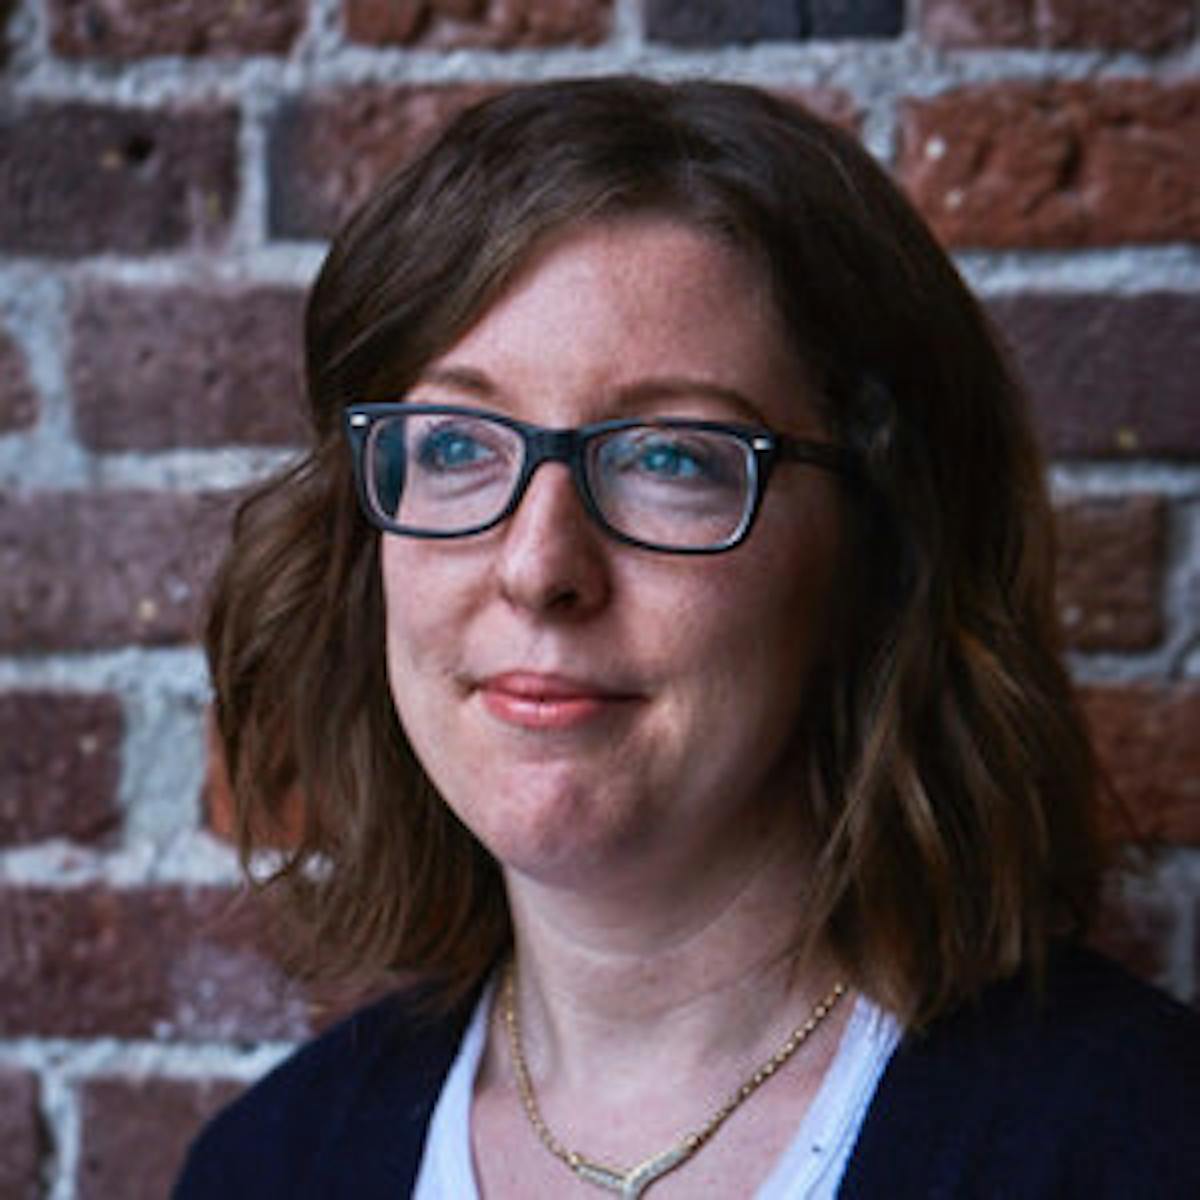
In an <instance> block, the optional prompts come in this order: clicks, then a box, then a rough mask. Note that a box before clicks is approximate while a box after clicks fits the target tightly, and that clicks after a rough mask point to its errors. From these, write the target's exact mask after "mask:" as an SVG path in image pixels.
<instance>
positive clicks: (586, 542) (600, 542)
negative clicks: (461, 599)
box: [497, 462, 611, 618]
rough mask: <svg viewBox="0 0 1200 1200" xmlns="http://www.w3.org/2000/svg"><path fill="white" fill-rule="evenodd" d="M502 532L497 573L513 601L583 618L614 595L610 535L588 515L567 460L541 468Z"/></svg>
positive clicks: (535, 609) (541, 610)
mask: <svg viewBox="0 0 1200 1200" xmlns="http://www.w3.org/2000/svg"><path fill="white" fill-rule="evenodd" d="M501 536H502V538H503V541H502V543H501V548H500V557H499V562H498V564H497V578H498V581H499V586H500V590H501V592H502V593H503V595H504V596H505V597H506V598H507V599H508V600H509V602H510V603H512V604H515V605H517V606H519V607H521V608H524V609H527V610H529V611H531V612H536V613H539V614H554V615H556V616H564V617H572V618H578V617H581V616H586V615H588V614H590V613H593V612H595V611H597V610H598V609H600V608H602V607H603V606H604V604H605V603H606V601H607V600H608V595H609V590H610V587H611V580H610V577H609V561H608V554H609V547H608V545H607V542H608V539H607V538H606V537H605V536H604V534H603V533H602V532H601V530H600V529H598V528H597V527H596V525H595V523H594V522H593V521H592V519H591V518H590V517H589V516H588V514H587V511H586V509H585V508H584V507H583V501H582V500H581V499H580V497H579V493H578V492H577V491H576V489H575V484H574V481H573V480H572V478H571V473H570V471H569V469H568V468H567V467H566V466H565V465H564V464H562V463H555V462H545V463H542V464H541V465H540V466H539V467H538V469H537V470H536V471H535V472H534V474H533V478H532V479H530V481H529V485H528V487H527V488H526V489H525V494H524V495H523V496H522V497H521V502H520V504H518V506H517V510H516V512H514V513H513V514H512V516H511V517H509V518H508V520H507V522H505V525H504V527H503V528H502V531H501Z"/></svg>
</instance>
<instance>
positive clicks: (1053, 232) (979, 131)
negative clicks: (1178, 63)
mask: <svg viewBox="0 0 1200 1200" xmlns="http://www.w3.org/2000/svg"><path fill="white" fill-rule="evenodd" d="M901 122H902V132H901V153H900V159H899V174H900V177H901V179H902V180H903V182H904V183H905V185H906V186H907V187H908V189H909V191H910V192H911V194H912V196H913V198H914V199H915V201H916V202H917V204H918V206H919V207H920V208H921V209H922V210H923V211H924V213H925V215H926V217H927V218H928V219H929V220H930V222H931V223H932V224H933V227H934V229H935V230H936V231H937V233H938V234H939V236H940V237H941V238H942V239H943V241H945V242H947V243H949V244H951V245H954V246H977V247H1010V246H1035V247H1037V246H1101V245H1112V244H1117V243H1124V242H1167V241H1186V240H1190V239H1194V238H1197V237H1200V155H1197V154H1196V153H1195V147H1196V146H1197V144H1200V81H1188V82H1186V83H1179V84H1172V85H1160V84H1157V83H1153V82H1151V81H1149V80H1130V79H1125V80H1111V81H1105V82H1099V83H1097V82H1069V83H1044V84H1043V83H997V84H988V85H983V86H972V87H964V88H960V89H958V90H955V91H951V92H948V93H945V94H943V95H940V96H936V97H933V98H931V99H928V100H910V101H908V102H907V103H905V104H904V106H903V115H902V118H901Z"/></svg>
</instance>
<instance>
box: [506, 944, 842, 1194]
mask: <svg viewBox="0 0 1200 1200" xmlns="http://www.w3.org/2000/svg"><path fill="white" fill-rule="evenodd" d="M516 991H517V969H516V966H515V964H514V963H512V962H510V963H509V965H508V969H507V970H506V971H505V977H504V987H503V998H502V1002H501V1009H500V1013H501V1017H502V1019H503V1021H504V1028H505V1030H506V1031H507V1033H508V1047H509V1051H510V1053H511V1055H512V1061H513V1070H514V1071H515V1073H516V1076H517V1091H518V1092H519V1093H520V1096H521V1103H522V1105H523V1106H524V1108H525V1115H526V1116H527V1117H528V1118H529V1123H530V1124H531V1125H532V1126H533V1130H534V1132H535V1133H536V1134H537V1135H538V1140H539V1141H540V1142H541V1143H542V1145H543V1146H545V1147H546V1149H547V1150H549V1151H550V1153H551V1154H553V1155H554V1157H555V1158H557V1159H560V1160H561V1161H562V1162H564V1163H566V1165H567V1166H568V1167H570V1168H571V1170H572V1171H574V1172H575V1174H576V1175H577V1176H579V1178H580V1179H584V1180H586V1181H587V1182H588V1183H592V1184H595V1185H596V1186H597V1187H601V1188H604V1189H606V1190H607V1191H610V1192H615V1193H617V1195H619V1196H621V1197H622V1200H638V1197H640V1196H641V1195H642V1193H643V1192H644V1191H645V1190H646V1189H647V1188H648V1187H649V1186H650V1185H651V1184H652V1183H654V1182H656V1181H657V1180H659V1179H661V1178H662V1177H663V1176H664V1175H666V1174H667V1173H668V1172H670V1171H674V1170H675V1169H676V1168H677V1167H681V1166H682V1165H683V1164H684V1163H685V1162H687V1161H688V1159H690V1158H691V1157H692V1156H693V1155H694V1154H695V1153H696V1151H697V1150H699V1149H700V1147H701V1146H703V1145H704V1143H705V1142H707V1141H708V1140H709V1139H710V1138H711V1137H712V1136H713V1135H714V1134H715V1133H716V1132H717V1130H718V1129H720V1128H721V1126H722V1125H723V1124H724V1123H725V1121H726V1120H727V1119H728V1118H729V1116H730V1114H731V1113H733V1112H734V1110H735V1109H737V1108H739V1107H740V1106H741V1105H742V1104H744V1103H745V1102H746V1101H747V1100H749V1099H750V1097H751V1096H753V1095H754V1093H755V1092H756V1091H758V1089H759V1088H760V1087H762V1085H763V1084H764V1083H766V1081H767V1080H768V1079H770V1078H771V1076H772V1075H774V1074H775V1072H776V1071H778V1070H779V1068H780V1067H782V1066H783V1064H784V1063H786V1062H787V1061H788V1059H789V1058H791V1057H792V1055H793V1054H795V1053H796V1051H797V1050H799V1049H800V1047H801V1046H803V1045H804V1043H805V1042H806V1041H808V1039H809V1038H810V1037H811V1036H812V1035H813V1033H814V1032H815V1031H816V1029H817V1027H818V1026H819V1025H820V1024H821V1022H822V1021H824V1020H825V1018H826V1017H827V1016H829V1014H830V1013H831V1012H833V1010H834V1009H835V1008H836V1007H837V1004H838V1001H839V1000H841V998H842V997H843V996H844V995H845V994H846V985H845V984H844V983H835V984H834V985H833V988H832V989H831V990H830V992H829V994H828V995H827V996H826V997H825V998H824V999H823V1000H822V1001H820V1003H819V1004H817V1006H816V1007H815V1008H814V1009H813V1010H812V1012H811V1013H809V1015H808V1019H807V1020H806V1021H805V1022H804V1024H803V1025H800V1026H797V1028H795V1029H794V1030H792V1032H791V1034H790V1035H789V1036H788V1039H787V1041H785V1042H784V1043H783V1045H782V1046H780V1047H779V1049H778V1050H776V1051H775V1053H774V1054H772V1055H771V1057H770V1058H768V1059H767V1061H766V1062H765V1063H763V1064H762V1066H761V1067H759V1068H758V1070H757V1071H755V1072H754V1074H753V1075H751V1076H750V1078H749V1079H747V1080H746V1082H745V1083H743V1084H742V1085H741V1087H739V1088H738V1089H737V1090H736V1091H735V1092H734V1093H733V1094H732V1095H731V1096H730V1097H729V1099H728V1100H726V1101H725V1103H724V1104H722V1105H721V1107H720V1108H718V1109H717V1111H716V1112H714V1113H713V1115H712V1116H711V1117H709V1118H708V1120H707V1121H705V1123H704V1124H703V1125H701V1126H700V1128H699V1129H697V1130H695V1131H694V1132H693V1133H689V1134H688V1135H687V1136H686V1137H684V1138H682V1139H681V1140H680V1141H678V1142H677V1143H676V1144H675V1145H674V1146H672V1147H670V1148H669V1149H667V1150H664V1151H663V1152H662V1153H661V1154H655V1155H654V1156H653V1157H651V1158H648V1159H646V1160H645V1161H644V1162H641V1163H638V1165H637V1166H635V1167H631V1168H630V1169H629V1170H628V1171H619V1170H617V1169H616V1168H615V1167H606V1166H604V1165H603V1164H602V1163H598V1162H595V1161H593V1160H592V1159H589V1158H585V1157H584V1156H583V1155H582V1154H580V1153H579V1152H578V1151H577V1150H568V1149H567V1147H566V1146H564V1145H563V1144H562V1142H560V1141H559V1140H558V1138H556V1137H555V1136H554V1134H553V1133H552V1132H551V1131H550V1127H549V1126H548V1125H547V1124H546V1122H545V1120H544V1119H543V1117H542V1111H541V1109H540V1108H538V1102H537V1097H536V1096H535V1095H534V1092H533V1080H532V1079H531V1078H530V1075H529V1064H528V1063H527V1062H526V1061H525V1048H524V1045H523V1043H522V1040H521V1024H520V1020H519V1018H518V1017H517V1002H516Z"/></svg>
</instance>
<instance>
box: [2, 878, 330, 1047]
mask: <svg viewBox="0 0 1200 1200" xmlns="http://www.w3.org/2000/svg"><path fill="white" fill-rule="evenodd" d="M260 917H261V912H260V911H258V910H257V907H256V904H252V903H251V902H250V901H249V900H248V899H247V898H246V897H245V896H240V897H239V896H238V895H237V894H235V893H234V892H231V891H229V890H227V889H223V888H216V887H197V888H184V887H168V886H157V887H145V888H130V889H115V888H110V887H107V886H103V885H94V886H90V887H86V888H78V889H66V890H63V889H54V888H38V887H23V888H18V887H12V888H9V889H7V891H6V892H5V894H4V895H3V896H0V1034H2V1035H4V1036H7V1037H22V1036H28V1037H67V1038H94V1037H124V1038H156V1039H159V1040H164V1041H193V1040H201V1041H204V1040H219V1041H240V1040H246V1039H254V1038H295V1037H301V1036H304V1035H305V1034H306V1033H307V1032H308V1030H309V1024H308V1018H307V1010H306V1003H305V1000H304V998H303V996H302V995H301V994H300V993H299V991H298V990H297V989H296V988H295V987H293V986H292V985H289V984H288V983H287V982H286V980H285V979H284V977H283V975H282V973H281V972H280V970H279V969H278V967H277V965H276V964H275V962H274V960H273V958H272V957H271V955H270V954H269V953H268V952H267V950H266V948H265V942H264V938H263V934H262V931H261V921H260Z"/></svg>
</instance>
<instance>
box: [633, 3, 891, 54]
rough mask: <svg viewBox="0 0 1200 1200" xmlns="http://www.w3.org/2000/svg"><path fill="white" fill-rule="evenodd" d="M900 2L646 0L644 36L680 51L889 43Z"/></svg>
mask: <svg viewBox="0 0 1200 1200" xmlns="http://www.w3.org/2000/svg"><path fill="white" fill-rule="evenodd" d="M903 27H904V3H903V0H799V2H797V0H759V2H758V3H753V4H747V3H745V2H744V0H646V34H647V36H648V37H650V38H652V39H654V40H656V41H662V42H672V43H674V44H675V45H680V46H721V45H725V44H728V43H731V42H734V43H736V42H765V41H795V40H801V39H805V38H889V37H896V36H897V35H898V34H899V33H900V32H901V30H902V29H903Z"/></svg>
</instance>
